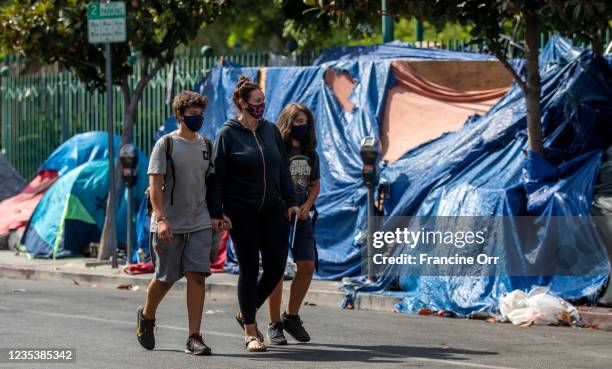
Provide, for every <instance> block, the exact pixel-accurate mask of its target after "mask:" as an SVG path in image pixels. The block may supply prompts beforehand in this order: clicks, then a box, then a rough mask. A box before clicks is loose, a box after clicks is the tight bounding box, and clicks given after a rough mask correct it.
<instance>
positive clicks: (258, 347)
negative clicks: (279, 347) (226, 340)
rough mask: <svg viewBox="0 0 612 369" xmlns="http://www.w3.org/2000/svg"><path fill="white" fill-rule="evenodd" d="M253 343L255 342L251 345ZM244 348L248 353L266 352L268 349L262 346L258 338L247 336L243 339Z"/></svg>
mask: <svg viewBox="0 0 612 369" xmlns="http://www.w3.org/2000/svg"><path fill="white" fill-rule="evenodd" d="M253 342H257V343H256V344H253ZM244 346H245V348H246V350H247V351H249V352H264V351H267V350H268V348H267V347H266V345H264V343H263V342H261V340H260V339H259V338H258V337H255V336H248V337H245V338H244Z"/></svg>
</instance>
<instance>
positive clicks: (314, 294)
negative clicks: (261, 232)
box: [0, 251, 612, 331]
mask: <svg viewBox="0 0 612 369" xmlns="http://www.w3.org/2000/svg"><path fill="white" fill-rule="evenodd" d="M151 276H152V274H140V275H131V274H127V273H124V272H123V270H122V269H121V268H119V269H112V268H111V266H110V264H100V263H99V262H98V261H97V260H95V259H89V258H70V259H58V260H46V259H28V258H27V257H25V256H23V255H19V256H17V255H15V254H14V253H13V252H12V251H0V278H13V279H30V280H39V281H51V282H53V281H56V282H65V283H78V284H85V285H90V286H92V287H108V288H117V287H118V286H120V285H124V286H127V285H131V287H130V288H138V289H142V290H145V289H146V288H147V284H148V283H149V281H150V280H151ZM237 279H238V276H237V275H235V274H229V273H213V275H212V276H210V277H209V278H207V279H206V295H207V296H208V297H210V298H213V299H216V298H219V299H222V298H225V299H227V298H230V299H233V298H235V297H236V282H237ZM289 286H290V284H289V283H285V285H284V294H283V295H284V296H285V297H286V296H288V293H289ZM339 287H340V283H339V282H335V281H312V285H311V287H310V290H309V291H308V295H306V299H305V301H304V303H306V304H313V305H317V306H324V307H330V308H337V309H340V303H341V302H342V300H343V299H344V296H345V295H344V293H343V292H342V291H341V290H340V289H339ZM184 289H185V280H184V279H182V280H180V281H178V282H177V283H176V284H175V286H174V288H173V291H182V290H184ZM396 302H397V301H396V299H395V298H394V297H392V296H383V295H378V294H372V293H358V294H357V297H356V299H355V301H354V309H357V310H372V311H382V312H392V311H393V305H394V304H395V303H396ZM578 309H579V310H580V314H581V316H582V319H583V320H584V322H585V323H586V324H587V326H588V327H591V328H597V329H602V330H607V331H612V309H609V308H591V307H578Z"/></svg>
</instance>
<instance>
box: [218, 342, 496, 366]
mask: <svg viewBox="0 0 612 369" xmlns="http://www.w3.org/2000/svg"><path fill="white" fill-rule="evenodd" d="M214 355H215V356H224V357H248V358H249V359H254V360H257V359H258V356H260V358H261V360H270V359H277V360H281V361H282V360H288V361H309V362H333V361H342V362H346V361H355V362H361V363H381V364H382V363H397V362H400V361H401V360H402V359H409V358H411V357H418V358H428V359H437V360H456V361H462V360H469V358H468V357H462V356H457V355H498V353H497V352H493V351H476V350H464V349H455V348H444V347H416V346H393V345H363V346H360V345H339V344H312V343H309V344H291V345H287V346H268V352H266V353H260V354H255V353H253V354H252V353H248V352H245V353H244V355H232V354H223V353H215V354H214Z"/></svg>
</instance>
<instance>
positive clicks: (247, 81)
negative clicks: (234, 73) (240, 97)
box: [236, 76, 251, 88]
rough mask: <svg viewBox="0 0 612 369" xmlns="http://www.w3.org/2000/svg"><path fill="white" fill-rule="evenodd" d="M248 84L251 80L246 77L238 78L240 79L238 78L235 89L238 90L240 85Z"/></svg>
mask: <svg viewBox="0 0 612 369" xmlns="http://www.w3.org/2000/svg"><path fill="white" fill-rule="evenodd" d="M249 82H251V80H250V79H249V78H248V77H246V76H240V78H238V83H237V84H236V87H238V88H240V87H241V86H242V85H244V84H245V83H249Z"/></svg>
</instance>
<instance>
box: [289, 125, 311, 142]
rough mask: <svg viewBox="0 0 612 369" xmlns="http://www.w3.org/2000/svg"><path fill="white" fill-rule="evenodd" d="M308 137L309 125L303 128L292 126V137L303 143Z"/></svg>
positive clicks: (302, 126)
mask: <svg viewBox="0 0 612 369" xmlns="http://www.w3.org/2000/svg"><path fill="white" fill-rule="evenodd" d="M307 135H308V124H302V125H301V126H291V137H293V138H294V139H296V140H298V141H300V142H301V141H303V140H304V139H305V138H306V136H307Z"/></svg>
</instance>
